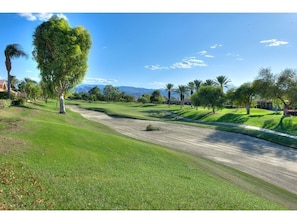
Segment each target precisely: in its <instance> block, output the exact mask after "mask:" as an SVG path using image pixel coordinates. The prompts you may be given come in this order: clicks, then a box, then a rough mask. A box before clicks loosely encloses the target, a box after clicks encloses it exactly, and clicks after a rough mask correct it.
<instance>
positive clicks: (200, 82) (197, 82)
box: [194, 79, 202, 92]
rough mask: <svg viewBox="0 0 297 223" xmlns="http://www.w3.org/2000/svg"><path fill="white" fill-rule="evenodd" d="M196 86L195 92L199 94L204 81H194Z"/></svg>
mask: <svg viewBox="0 0 297 223" xmlns="http://www.w3.org/2000/svg"><path fill="white" fill-rule="evenodd" d="M194 84H195V91H196V92H198V90H199V88H200V87H201V84H202V81H201V80H197V79H196V80H194Z"/></svg>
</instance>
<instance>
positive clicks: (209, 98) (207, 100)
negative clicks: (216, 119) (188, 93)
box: [197, 85, 224, 113]
mask: <svg viewBox="0 0 297 223" xmlns="http://www.w3.org/2000/svg"><path fill="white" fill-rule="evenodd" d="M197 94H198V100H199V102H200V104H201V105H202V106H204V107H208V108H212V112H213V113H215V110H216V109H222V108H223V107H224V94H223V92H222V90H221V88H220V87H216V86H209V85H206V86H201V87H200V89H199V91H198V92H197Z"/></svg>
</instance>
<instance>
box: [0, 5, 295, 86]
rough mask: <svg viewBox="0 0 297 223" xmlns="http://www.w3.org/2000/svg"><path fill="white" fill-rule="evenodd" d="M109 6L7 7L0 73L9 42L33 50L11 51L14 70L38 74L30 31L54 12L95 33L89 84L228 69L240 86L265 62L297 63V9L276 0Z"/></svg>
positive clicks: (186, 78) (1, 22)
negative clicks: (252, 6)
mask: <svg viewBox="0 0 297 223" xmlns="http://www.w3.org/2000/svg"><path fill="white" fill-rule="evenodd" d="M112 2H113V1H112ZM185 2H187V0H185ZM198 2H199V1H198ZM270 2H273V0H271V1H270ZM12 4H13V3H12ZM155 6H156V5H155ZM56 7H57V6H56ZM110 7H112V6H111V5H108V6H107V11H104V7H101V8H100V10H99V9H98V10H96V8H95V9H94V8H92V7H91V9H90V8H88V9H87V10H85V9H82V10H77V9H76V8H75V10H74V11H71V10H70V11H68V10H65V9H64V8H63V7H62V8H61V10H58V9H59V7H57V10H54V9H52V10H54V11H53V12H47V9H46V8H41V9H40V12H38V9H37V10H36V9H35V8H34V7H33V8H32V11H35V12H38V13H32V12H31V11H30V7H27V8H21V9H16V10H14V8H13V9H11V8H8V10H7V11H5V10H4V11H1V13H0V27H1V30H2V31H1V37H0V51H2V53H0V61H2V62H0V79H7V71H6V68H5V64H4V61H5V57H4V50H5V47H6V46H7V45H8V44H12V43H18V44H20V45H21V46H22V49H23V50H24V51H25V52H26V53H27V54H28V55H29V57H28V58H27V59H26V58H16V59H12V71H11V74H12V75H14V76H16V78H17V79H18V80H23V79H24V78H25V77H29V78H31V79H33V80H36V81H39V80H40V75H39V70H38V69H37V63H36V62H35V61H34V59H33V57H32V50H33V45H32V41H33V37H32V35H33V33H34V30H35V29H36V27H37V26H39V25H40V24H41V23H42V22H44V21H46V20H47V19H49V18H50V17H51V16H52V15H54V14H56V15H58V16H60V17H63V18H65V19H67V21H68V23H69V25H70V26H71V27H77V26H83V27H84V28H85V29H87V30H88V31H89V33H90V35H91V38H92V47H91V50H90V53H89V58H88V70H87V73H86V76H85V78H84V80H83V83H87V84H103V85H106V84H111V85H113V86H133V87H144V88H152V89H160V88H165V85H166V84H167V83H172V84H174V86H175V87H177V86H178V85H181V84H187V83H188V82H190V81H193V80H195V79H198V80H202V81H205V80H206V79H212V80H213V79H215V78H216V77H217V76H219V75H224V76H226V77H228V78H229V79H230V80H231V83H230V84H232V85H234V86H240V85H241V84H243V83H245V82H249V81H253V80H254V79H255V78H256V76H257V75H258V73H259V70H260V69H261V68H266V67H269V68H270V69H271V71H272V72H273V73H276V74H277V73H280V72H281V71H282V70H284V69H286V68H292V69H296V68H297V53H296V52H297V13H294V12H291V11H289V12H287V11H285V10H282V11H280V12H279V11H277V9H278V7H276V8H274V9H273V10H272V12H269V11H264V10H262V11H261V10H260V12H258V11H256V12H253V11H252V10H250V11H244V10H238V9H237V11H236V10H235V11H230V10H224V9H223V10H220V9H217V8H215V7H213V10H211V9H209V8H207V10H206V11H203V10H201V11H199V10H197V11H195V10H193V11H192V10H188V11H187V10H185V11H179V10H178V9H179V7H177V8H174V10H169V11H166V10H165V9H166V7H165V6H164V5H161V10H160V11H158V10H155V11H154V9H156V7H155V8H154V7H151V8H148V10H147V11H145V10H143V8H141V7H139V6H138V7H136V8H135V9H132V10H130V8H125V9H124V10H121V8H120V9H118V8H116V9H115V10H114V11H113V10H110ZM162 7H164V8H162ZM207 7H210V6H207ZM102 8H103V9H102ZM162 9H163V10H162ZM265 9H266V8H265ZM44 11H46V12H44ZM1 63H2V64H1Z"/></svg>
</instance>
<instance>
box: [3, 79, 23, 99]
mask: <svg viewBox="0 0 297 223" xmlns="http://www.w3.org/2000/svg"><path fill="white" fill-rule="evenodd" d="M7 91H8V86H7V83H6V81H5V80H0V93H1V92H7ZM10 92H11V94H13V95H14V96H19V95H18V94H19V93H18V92H15V91H14V90H12V89H10ZM2 94H4V93H2Z"/></svg>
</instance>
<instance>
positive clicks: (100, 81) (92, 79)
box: [83, 78, 118, 84]
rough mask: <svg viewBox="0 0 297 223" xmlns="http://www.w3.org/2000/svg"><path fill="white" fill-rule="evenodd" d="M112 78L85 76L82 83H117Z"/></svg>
mask: <svg viewBox="0 0 297 223" xmlns="http://www.w3.org/2000/svg"><path fill="white" fill-rule="evenodd" d="M117 82H118V81H117V80H114V79H104V78H85V79H84V81H83V83H85V84H114V83H117Z"/></svg>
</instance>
